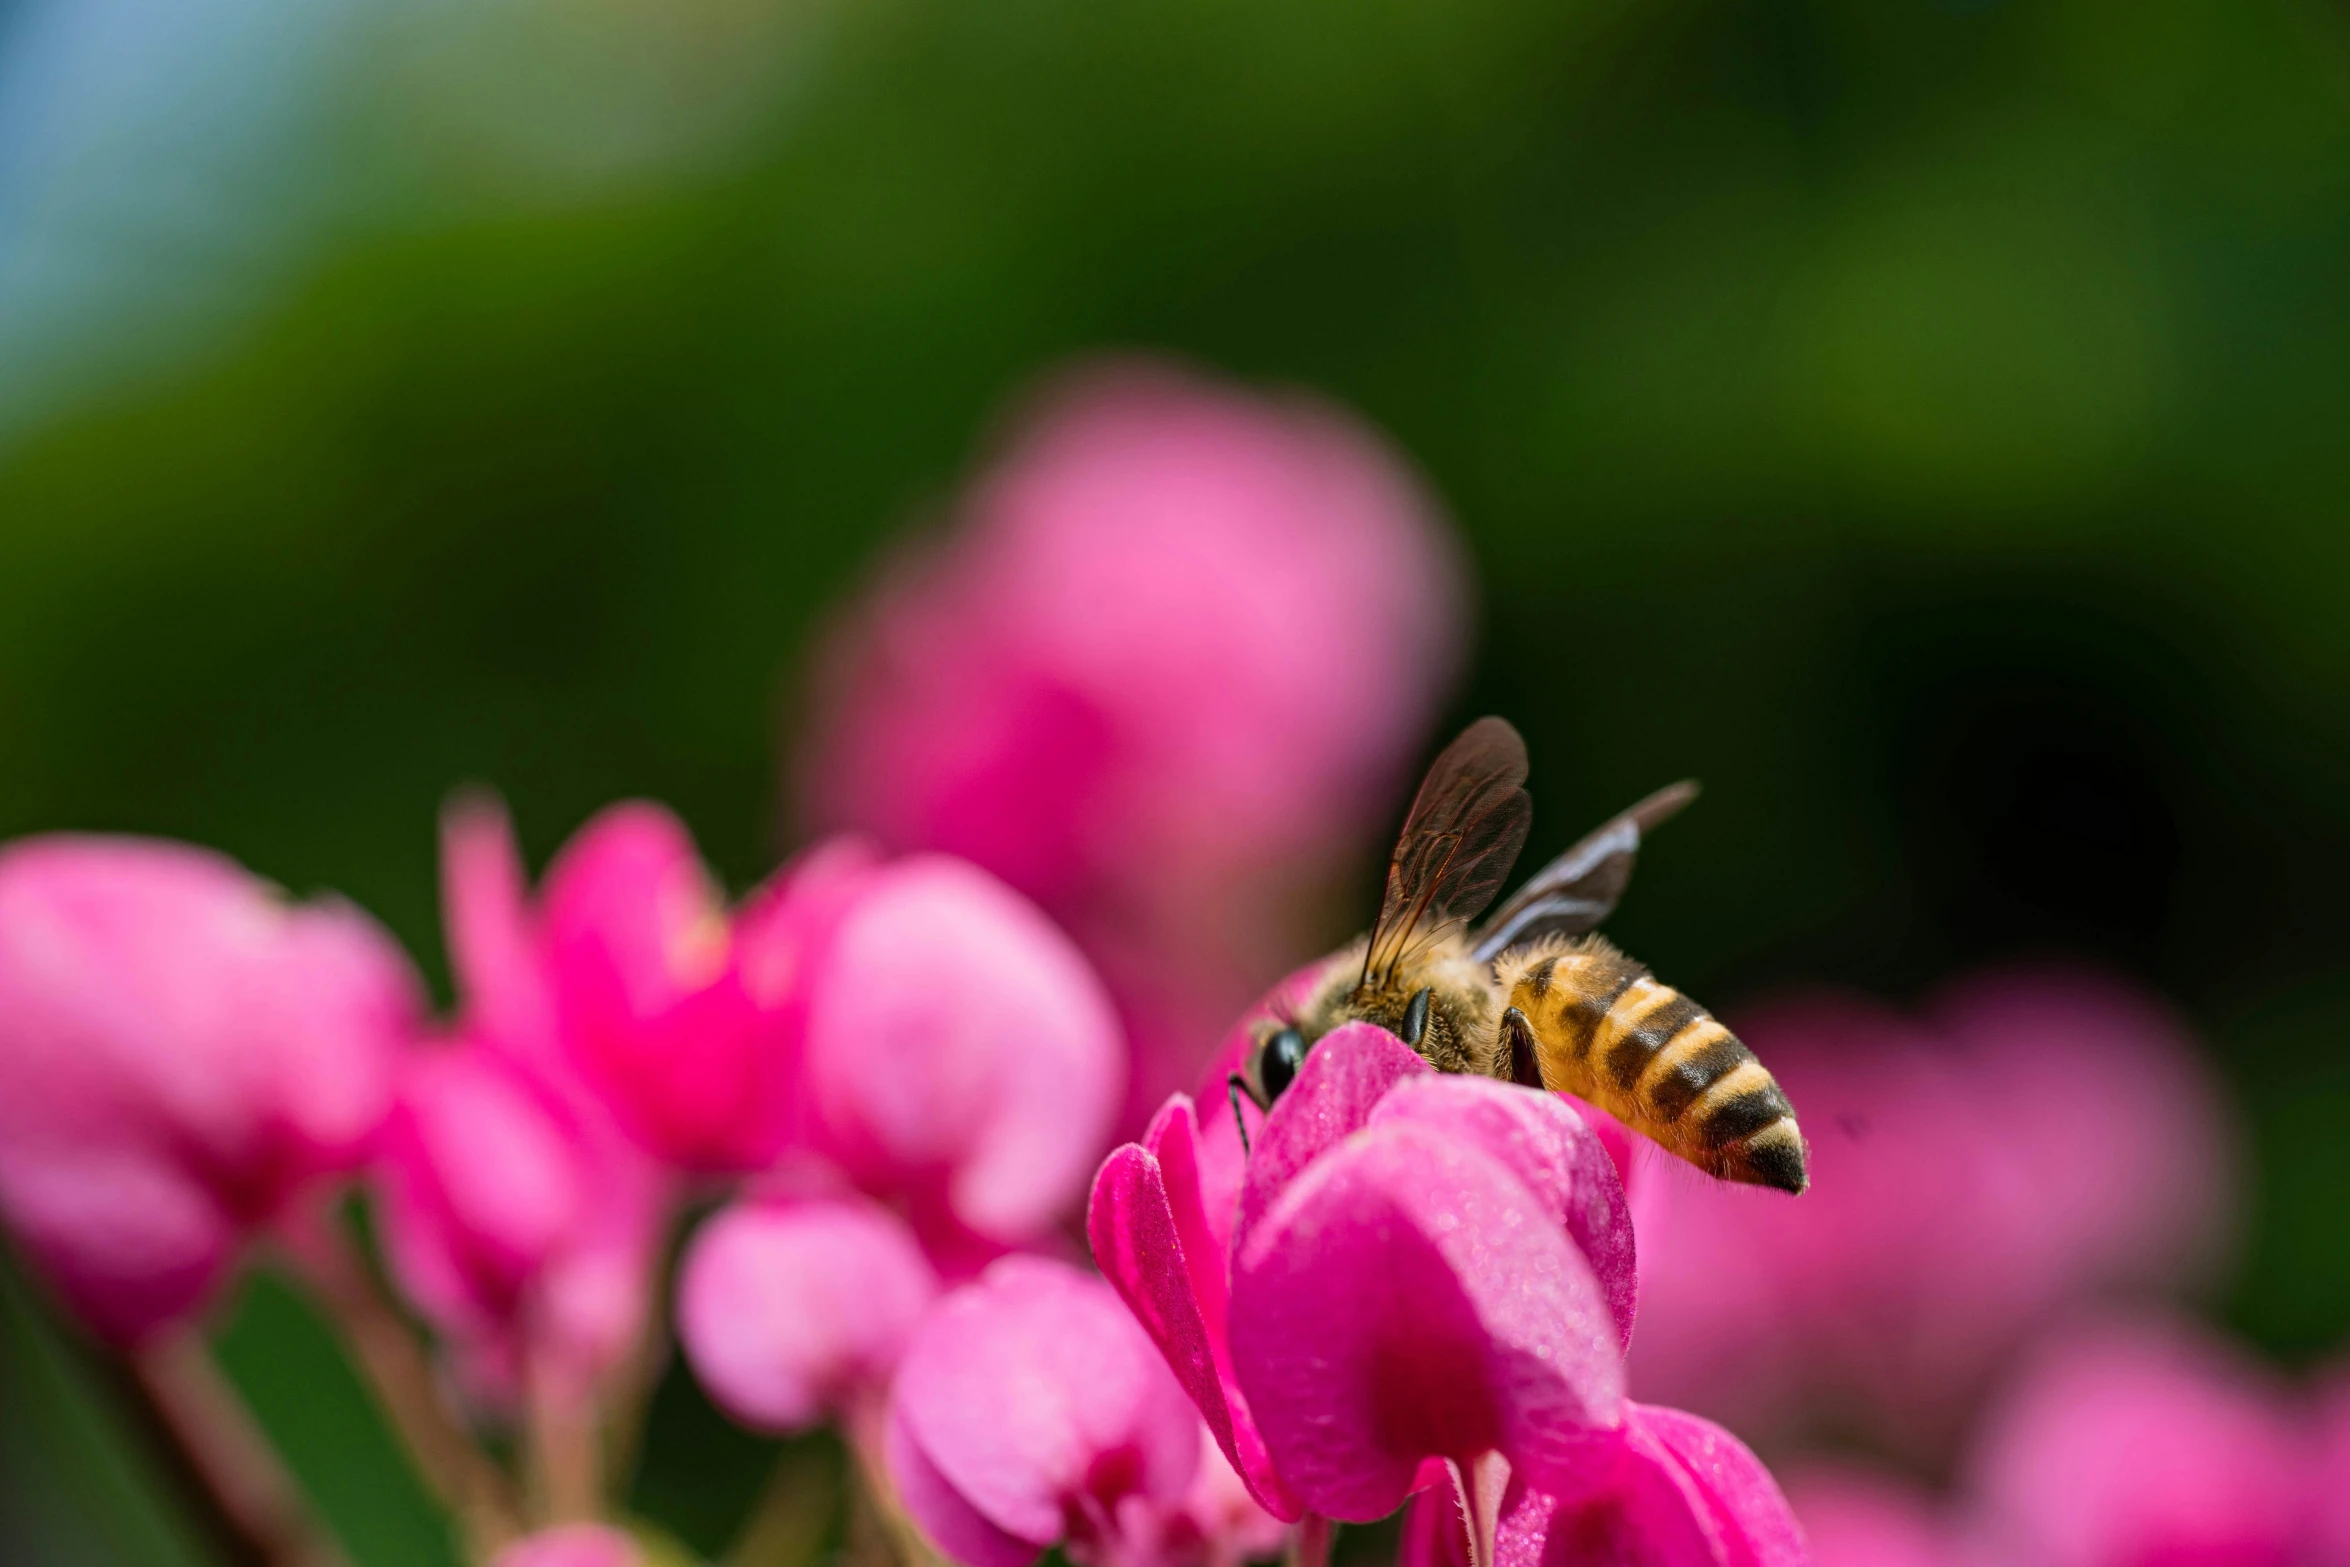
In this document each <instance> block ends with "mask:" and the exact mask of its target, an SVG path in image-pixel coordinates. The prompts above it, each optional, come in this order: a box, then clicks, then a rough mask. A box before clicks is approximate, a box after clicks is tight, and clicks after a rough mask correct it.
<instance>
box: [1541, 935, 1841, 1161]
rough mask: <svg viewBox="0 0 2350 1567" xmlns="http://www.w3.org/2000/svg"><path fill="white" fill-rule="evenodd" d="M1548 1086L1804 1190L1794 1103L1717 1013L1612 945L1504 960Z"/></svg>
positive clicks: (1694, 1152)
mask: <svg viewBox="0 0 2350 1567" xmlns="http://www.w3.org/2000/svg"><path fill="white" fill-rule="evenodd" d="M1501 978H1502V981H1503V983H1504V985H1505V986H1507V987H1508V991H1509V998H1510V1002H1509V1004H1510V1005H1511V1006H1513V1007H1515V1008H1516V1009H1517V1010H1518V1011H1520V1012H1522V1013H1523V1014H1525V1017H1526V1020H1527V1023H1528V1025H1529V1027H1530V1028H1531V1029H1532V1031H1533V1034H1534V1039H1535V1044H1536V1050H1535V1054H1536V1056H1537V1058H1538V1060H1539V1062H1540V1065H1541V1069H1542V1078H1543V1081H1544V1083H1545V1084H1546V1085H1547V1086H1548V1087H1551V1088H1563V1089H1565V1090H1567V1091H1568V1092H1570V1093H1573V1094H1577V1095H1580V1096H1581V1097H1583V1098H1585V1099H1588V1100H1590V1101H1591V1102H1592V1103H1594V1104H1597V1105H1599V1106H1601V1107H1602V1108H1604V1109H1606V1110H1608V1111H1609V1112H1610V1113H1612V1114H1613V1115H1615V1117H1616V1118H1617V1119H1618V1120H1620V1121H1622V1122H1624V1124H1626V1125H1627V1126H1630V1127H1632V1128H1633V1129H1635V1130H1636V1131H1639V1132H1642V1133H1645V1134H1646V1135H1647V1136H1649V1137H1652V1138H1654V1139H1655V1140H1656V1141H1657V1142H1659V1143H1662V1144H1663V1145H1664V1146H1665V1147H1667V1148H1669V1149H1671V1150H1672V1151H1673V1152H1674V1153H1677V1154H1679V1155H1680V1156H1681V1157H1683V1158H1685V1159H1687V1160H1689V1161H1690V1162H1691V1163H1693V1164H1695V1165H1697V1166H1699V1167H1700V1168H1701V1169H1704V1170H1707V1171H1710V1172H1711V1173H1713V1174H1715V1175H1718V1176H1721V1177H1723V1178H1724V1179H1726V1180H1733V1181H1745V1182H1750V1183H1752V1184H1755V1185H1761V1186H1776V1187H1779V1188H1781V1189H1782V1190H1785V1191H1792V1192H1799V1191H1801V1190H1803V1188H1804V1186H1805V1184H1806V1182H1807V1175H1806V1172H1805V1169H1804V1163H1805V1161H1804V1148H1803V1137H1802V1134H1801V1133H1800V1132H1799V1131H1798V1130H1797V1128H1796V1124H1795V1109H1794V1107H1793V1106H1792V1105H1790V1104H1789V1103H1788V1102H1787V1096H1786V1094H1785V1093H1783V1092H1781V1091H1780V1088H1779V1085H1778V1083H1777V1082H1775V1081H1774V1080H1773V1079H1772V1077H1771V1074H1770V1073H1769V1072H1768V1071H1767V1070H1765V1069H1764V1067H1763V1064H1762V1063H1761V1062H1760V1061H1758V1060H1756V1059H1755V1056H1754V1052H1753V1051H1751V1050H1749V1049H1747V1048H1746V1046H1744V1045H1743V1044H1741V1043H1739V1041H1738V1039H1737V1037H1736V1036H1735V1035H1733V1034H1732V1033H1731V1032H1730V1031H1729V1030H1728V1029H1727V1028H1724V1027H1723V1026H1722V1025H1721V1023H1720V1022H1718V1021H1717V1020H1716V1019H1715V1018H1714V1017H1713V1016H1712V1014H1710V1013H1708V1012H1707V1011H1706V1010H1705V1008H1703V1007H1701V1006H1699V1005H1698V1004H1697V1003H1696V1002H1694V1001H1692V1000H1690V999H1689V998H1688V997H1687V996H1684V995H1682V994H1681V993H1680V992H1679V991H1677V990H1675V989H1673V987H1672V986H1670V985H1666V984H1662V983H1660V982H1659V981H1657V980H1655V979H1652V978H1651V977H1649V974H1648V971H1647V970H1646V969H1644V968H1642V967H1641V966H1640V965H1639V964H1637V963H1635V962H1633V961H1632V960H1631V959H1630V958H1628V957H1625V956H1624V955H1623V954H1622V953H1620V952H1618V951H1616V950H1615V949H1614V948H1613V947H1610V946H1608V945H1606V944H1605V943H1604V942H1598V941H1592V942H1587V943H1584V944H1580V945H1577V946H1573V947H1569V948H1567V949H1565V950H1564V951H1559V952H1552V953H1543V954H1540V955H1534V956H1532V957H1531V960H1530V961H1526V960H1520V961H1518V962H1515V963H1513V962H1512V960H1511V957H1510V956H1509V955H1506V954H1505V955H1504V957H1503V959H1502V961H1501Z"/></svg>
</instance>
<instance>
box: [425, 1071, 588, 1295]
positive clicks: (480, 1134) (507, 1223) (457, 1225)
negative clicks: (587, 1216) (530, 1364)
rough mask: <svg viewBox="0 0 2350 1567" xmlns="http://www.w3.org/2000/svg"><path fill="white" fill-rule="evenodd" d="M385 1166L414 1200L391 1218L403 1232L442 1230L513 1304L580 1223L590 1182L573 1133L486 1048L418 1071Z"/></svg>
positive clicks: (486, 1285) (483, 1283)
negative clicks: (409, 1228) (425, 1227)
mask: <svg viewBox="0 0 2350 1567" xmlns="http://www.w3.org/2000/svg"><path fill="white" fill-rule="evenodd" d="M385 1157H386V1160H387V1163H388V1164H389V1165H390V1166H391V1168H392V1170H393V1171H394V1172H395V1173H394V1177H393V1179H394V1185H395V1186H396V1187H398V1188H399V1189H400V1190H402V1191H403V1192H406V1193H408V1194H410V1200H409V1201H406V1202H401V1203H395V1204H394V1205H393V1207H392V1209H391V1213H392V1214H393V1215H394V1216H395V1217H394V1218H393V1220H392V1222H393V1225H394V1226H395V1228H397V1227H403V1226H406V1225H411V1224H435V1225H439V1226H442V1227H443V1228H444V1229H445V1231H446V1232H447V1233H448V1235H449V1237H450V1244H451V1248H452V1250H454V1251H456V1252H458V1253H460V1254H462V1255H463V1256H464V1258H465V1259H466V1263H467V1267H468V1270H469V1271H470V1272H474V1273H476V1274H477V1275H478V1277H479V1287H480V1288H481V1289H483V1290H485V1291H488V1292H490V1293H492V1294H495V1295H499V1296H502V1297H505V1299H506V1300H507V1301H508V1302H509V1303H510V1302H511V1299H512V1297H513V1296H514V1295H515V1294H516V1293H517V1292H518V1291H519V1289H520V1286H521V1283H522V1281H523V1280H525V1279H527V1278H528V1277H529V1276H530V1275H531V1274H533V1273H535V1272H536V1271H537V1270H538V1269H539V1268H540V1267H541V1266H542V1265H543V1264H544V1263H545V1262H546V1260H547V1259H548V1257H549V1256H550V1255H552V1254H553V1252H554V1251H555V1249H556V1248H557V1247H558V1246H560V1245H561V1244H562V1243H563V1241H564V1240H565V1239H566V1238H567V1237H568V1236H569V1235H570V1233H571V1232H572V1229H573V1227H574V1226H575V1225H577V1224H578V1223H579V1222H580V1218H581V1210H582V1207H583V1202H584V1193H583V1191H582V1181H581V1175H582V1172H581V1170H580V1168H579V1166H578V1163H577V1160H576V1157H575V1154H574V1151H573V1148H572V1146H571V1144H570V1142H569V1141H568V1139H567V1138H566V1137H565V1135H564V1129H563V1128H562V1127H561V1126H560V1125H559V1124H558V1123H557V1122H556V1120H555V1119H554V1117H553V1116H552V1115H551V1114H549V1112H548V1111H547V1109H546V1108H545V1107H544V1106H543V1105H542V1104H540V1103H539V1102H538V1101H537V1100H536V1099H535V1098H534V1097H533V1096H532V1095H531V1093H530V1091H529V1090H528V1089H527V1088H525V1087H524V1086H523V1085H522V1083H521V1082H520V1081H519V1080H517V1078H516V1077H515V1076H514V1075H513V1072H512V1069H511V1068H508V1067H506V1066H504V1065H502V1064H501V1063H499V1062H498V1061H497V1060H495V1059H494V1058H492V1057H491V1056H489V1055H488V1053H487V1052H485V1051H483V1050H481V1049H480V1048H479V1047H475V1048H473V1049H467V1050H441V1051H434V1052H432V1053H430V1054H428V1055H424V1056H422V1057H420V1058H419V1059H418V1060H417V1061H416V1062H415V1063H414V1064H413V1065H411V1067H410V1068H409V1072H408V1078H407V1082H406V1084H405V1086H404V1087H403V1089H402V1092H401V1105H400V1111H399V1114H398V1115H397V1117H396V1118H395V1121H394V1124H393V1126H392V1128H391V1133H390V1136H389V1139H388V1142H387V1148H386V1154H385ZM395 1249H397V1247H395Z"/></svg>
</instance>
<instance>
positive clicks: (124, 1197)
mask: <svg viewBox="0 0 2350 1567" xmlns="http://www.w3.org/2000/svg"><path fill="white" fill-rule="evenodd" d="M0 1214H5V1216H6V1218H7V1221H8V1227H9V1229H10V1230H11V1231H13V1232H14V1233H15V1236H16V1238H17V1241H18V1243H19V1244H21V1245H22V1246H23V1247H24V1249H25V1252H26V1254H27V1255H28V1256H29V1257H30V1258H31V1259H32V1260H33V1262H34V1263H35V1264H37V1265H38V1266H39V1268H40V1269H41V1272H42V1273H43V1274H44V1275H45V1276H46V1277H47V1278H48V1279H49V1280H50V1282H51V1283H52V1284H54V1285H55V1286H56V1288H57V1290H58V1292H59V1293H60V1294H61V1295H62V1296H64V1298H65V1301H66V1303H67V1304H68V1305H69V1306H70V1307H71V1308H72V1309H73V1311H74V1313H75V1314H76V1315H77V1316H78V1317H80V1319H81V1320H82V1322H83V1323H84V1324H85V1325H86V1326H88V1327H89V1328H90V1329H91V1330H92V1331H93V1332H95V1333H96V1334H98V1335H99V1337H101V1338H104V1339H106V1340H108V1341H110V1342H113V1343H118V1344H130V1343H135V1342H137V1341H138V1340H140V1339H143V1338H145V1337H147V1336H148V1335H149V1334H151V1333H155V1332H157V1331H159V1330H161V1329H164V1328H167V1327H170V1326H172V1325H174V1324H176V1323H179V1322H181V1321H184V1320H185V1319H187V1318H188V1317H190V1316H192V1315H194V1314H195V1313H196V1312H197V1311H199V1310H200V1309H201V1308H202V1307H203V1305H204V1304H205V1302H206V1301H208V1300H209V1299H210V1298H211V1296H212V1295H213V1293H214V1291H216V1290H217V1289H218V1288H219V1286H220V1283H221V1281H222V1280H223V1279H224V1278H225V1277H226V1276H227V1273H228V1269H229V1264H230V1262H231V1261H232V1260H233V1258H234V1257H235V1254H236V1247H237V1241H238V1236H237V1231H236V1227H235V1224H234V1222H233V1220H232V1219H231V1218H230V1217H229V1216H228V1215H227V1214H224V1213H222V1212H221V1211H220V1208H219V1207H218V1205H217V1204H215V1203H214V1202H213V1200H212V1198H211V1196H210V1195H209V1194H208V1193H206V1192H205V1191H204V1190H203V1188H201V1187H200V1186H198V1185H196V1184H195V1183H194V1182H193V1181H191V1180H189V1179H188V1178H187V1177H186V1176H185V1175H184V1174H183V1173H181V1172H180V1171H179V1170H177V1169H176V1168H174V1167H173V1166H172V1165H170V1164H169V1163H167V1162H165V1161H163V1160H160V1159H157V1158H155V1157H153V1156H151V1155H148V1154H146V1153H144V1152H141V1151H138V1150H131V1149H121V1148H111V1147H107V1146H104V1145H81V1146H76V1145H73V1144H71V1143H68V1144H66V1145H62V1146H48V1147H43V1146H37V1145H30V1144H26V1143H23V1142H15V1143H11V1144H9V1145H8V1146H6V1147H0Z"/></svg>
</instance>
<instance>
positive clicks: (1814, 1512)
mask: <svg viewBox="0 0 2350 1567" xmlns="http://www.w3.org/2000/svg"><path fill="white" fill-rule="evenodd" d="M1787 1495H1788V1499H1789V1501H1790V1502H1791V1503H1792V1504H1793V1506H1794V1508H1795V1516H1796V1517H1798V1518H1800V1519H1802V1520H1803V1532H1804V1534H1805V1535H1806V1536H1807V1537H1808V1538H1809V1539H1810V1541H1811V1550H1812V1559H1813V1560H1814V1561H1816V1562H1817V1563H1818V1564H1819V1567H1969V1564H1971V1563H1974V1562H1976V1561H1977V1560H1978V1558H1977V1557H1976V1556H1974V1555H1973V1554H1972V1553H1971V1552H1970V1551H1969V1550H1968V1549H1967V1548H1966V1546H1965V1545H1964V1543H1963V1542H1962V1540H1961V1538H1960V1537H1959V1535H1958V1534H1957V1532H1956V1531H1955V1530H1954V1529H1953V1526H1952V1524H1951V1522H1950V1520H1949V1519H1948V1517H1947V1516H1946V1515H1945V1509H1943V1508H1942V1507H1941V1506H1940V1505H1939V1504H1938V1503H1937V1502H1936V1500H1935V1499H1934V1498H1933V1497H1931V1496H1929V1495H1927V1494H1926V1493H1925V1492H1924V1491H1923V1490H1921V1489H1919V1488H1918V1487H1916V1486H1914V1485H1912V1484H1910V1483H1908V1482H1905V1481H1900V1480H1895V1479H1893V1478H1891V1477H1890V1476H1886V1475H1878V1474H1872V1473H1869V1472H1867V1471H1865V1470H1861V1469H1856V1468H1845V1467H1841V1466H1836V1467H1830V1466H1824V1465H1814V1466H1812V1467H1809V1468H1806V1469H1803V1470H1799V1471H1797V1472H1796V1473H1795V1474H1794V1475H1793V1476H1791V1477H1790V1478H1789V1480H1788V1482H1787ZM1982 1567H1991V1563H1990V1562H1988V1561H1985V1562H1983V1563H1982Z"/></svg>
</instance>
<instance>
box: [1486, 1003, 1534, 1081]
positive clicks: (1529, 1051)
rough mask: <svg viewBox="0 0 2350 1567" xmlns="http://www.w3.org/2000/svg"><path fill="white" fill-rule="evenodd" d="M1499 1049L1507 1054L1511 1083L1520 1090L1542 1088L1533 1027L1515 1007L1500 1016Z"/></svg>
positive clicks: (1497, 1063)
mask: <svg viewBox="0 0 2350 1567" xmlns="http://www.w3.org/2000/svg"><path fill="white" fill-rule="evenodd" d="M1501 1047H1502V1049H1504V1050H1506V1051H1507V1052H1509V1055H1508V1063H1509V1069H1510V1081H1511V1082H1513V1083H1516V1084H1517V1085H1518V1086H1519V1087H1521V1088H1540V1087H1542V1086H1543V1084H1542V1063H1541V1062H1540V1060H1538V1059H1537V1058H1536V1056H1535V1054H1534V1025H1533V1023H1532V1022H1530V1021H1529V1020H1528V1019H1527V1017H1526V1014H1525V1013H1523V1012H1521V1011H1519V1010H1518V1009H1517V1008H1516V1007H1511V1008H1510V1009H1509V1010H1508V1011H1506V1012H1504V1013H1502V1015H1501ZM1495 1064H1496V1065H1499V1064H1500V1063H1499V1062H1496V1063H1495Z"/></svg>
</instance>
